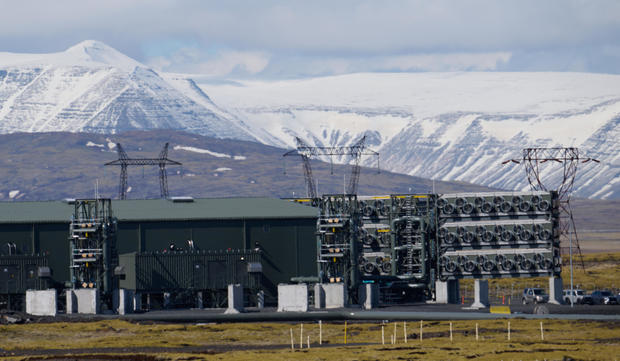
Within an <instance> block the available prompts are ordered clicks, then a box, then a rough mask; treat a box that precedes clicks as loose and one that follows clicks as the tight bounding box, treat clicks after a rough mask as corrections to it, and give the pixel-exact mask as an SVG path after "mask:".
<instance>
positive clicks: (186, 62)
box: [147, 48, 270, 76]
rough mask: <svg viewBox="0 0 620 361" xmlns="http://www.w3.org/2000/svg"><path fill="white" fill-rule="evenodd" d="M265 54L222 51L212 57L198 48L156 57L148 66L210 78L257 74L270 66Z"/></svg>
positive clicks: (184, 49) (268, 57) (267, 55)
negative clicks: (234, 74) (235, 74)
mask: <svg viewBox="0 0 620 361" xmlns="http://www.w3.org/2000/svg"><path fill="white" fill-rule="evenodd" d="M269 59H270V56H269V54H267V53H265V52H258V51H237V50H221V51H218V52H217V53H216V54H214V55H211V54H208V53H206V52H204V51H201V50H200V49H196V48H183V49H180V50H179V51H177V52H175V53H174V54H172V55H170V56H168V57H163V56H159V57H154V58H152V59H149V60H148V62H147V64H148V65H149V66H152V67H153V68H155V69H158V70H163V71H183V72H188V73H199V74H204V75H210V76H225V75H230V74H233V73H237V74H250V75H253V74H257V73H260V72H261V71H263V70H264V69H265V67H267V65H268V64H269Z"/></svg>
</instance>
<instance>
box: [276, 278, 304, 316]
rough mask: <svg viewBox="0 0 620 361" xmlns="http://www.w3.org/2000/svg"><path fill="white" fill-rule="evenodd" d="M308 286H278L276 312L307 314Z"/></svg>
mask: <svg viewBox="0 0 620 361" xmlns="http://www.w3.org/2000/svg"><path fill="white" fill-rule="evenodd" d="M307 311H308V285H307V284H305V283H302V284H296V285H289V284H279V285H278V312H307Z"/></svg>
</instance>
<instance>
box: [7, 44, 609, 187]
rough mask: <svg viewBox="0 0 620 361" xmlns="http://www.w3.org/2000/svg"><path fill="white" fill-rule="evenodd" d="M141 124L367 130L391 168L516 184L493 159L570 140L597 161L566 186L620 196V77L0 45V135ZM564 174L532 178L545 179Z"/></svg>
mask: <svg viewBox="0 0 620 361" xmlns="http://www.w3.org/2000/svg"><path fill="white" fill-rule="evenodd" d="M151 129H173V130H184V131H189V132H192V133H196V134H200V135H205V136H210V137H216V138H227V139H240V140H251V141H259V142H261V143H263V144H266V145H271V146H277V147H282V148H293V147H295V140H294V139H295V137H300V138H302V139H303V140H304V141H305V142H306V143H308V144H309V145H312V146H346V145H351V144H353V143H354V142H356V141H357V140H359V139H360V138H361V137H362V136H364V135H365V136H367V140H368V145H369V146H370V147H372V148H373V149H375V150H377V151H379V152H380V153H381V161H382V165H383V167H385V168H386V169H388V170H390V171H393V172H397V173H402V174H409V175H416V176H422V177H425V178H433V179H441V180H457V181H466V182H470V183H478V184H484V185H487V186H490V187H494V188H503V189H515V190H526V189H528V188H529V186H528V184H527V183H526V181H525V177H524V176H523V175H524V173H523V169H522V168H521V167H517V166H501V162H502V161H504V160H506V159H510V158H517V157H520V155H521V149H522V148H526V147H535V146H536V147H538V146H542V147H555V146H575V147H579V148H581V150H582V151H583V152H585V153H586V154H587V155H588V156H591V157H595V158H597V159H599V160H601V164H600V165H595V164H584V165H581V164H580V165H579V167H580V170H579V172H578V176H577V178H576V180H575V194H576V195H577V196H580V197H593V198H602V199H620V149H619V146H618V142H617V139H620V76H618V75H607V74H589V73H544V72H542V73H499V72H487V73H473V72H472V73H470V72H455V73H380V74H378V73H357V74H346V75H339V76H330V77H320V78H309V79H295V80H279V81H257V80H235V81H234V83H231V82H222V81H217V82H215V81H210V80H209V79H208V78H205V77H201V76H197V77H195V76H190V75H184V74H170V73H160V72H158V71H156V70H153V69H150V68H148V67H146V66H144V65H143V64H141V63H139V62H137V61H136V60H134V59H131V58H129V57H127V56H125V55H124V54H122V53H120V52H118V51H116V50H115V49H113V48H111V47H109V46H107V45H106V44H103V43H101V42H97V41H84V42H82V43H79V44H77V45H75V46H73V47H71V48H69V49H67V50H66V51H64V52H61V53H52V54H25V55H24V54H9V53H0V134H8V133H15V132H23V131H26V132H47V131H70V132H97V133H102V134H117V133H120V132H126V131H131V130H151ZM323 160H328V159H327V158H323ZM333 160H334V161H335V162H337V163H350V162H351V159H349V158H347V157H340V158H334V159H333ZM362 162H363V164H366V165H370V164H369V163H368V162H370V160H367V159H363V160H362ZM561 172H562V170H561V169H560V168H555V169H551V167H549V169H544V170H543V175H544V176H545V177H546V179H547V180H548V182H549V183H550V184H555V183H557V182H559V180H560V179H561ZM551 188H553V186H551Z"/></svg>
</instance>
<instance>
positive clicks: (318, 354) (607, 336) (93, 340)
mask: <svg viewBox="0 0 620 361" xmlns="http://www.w3.org/2000/svg"><path fill="white" fill-rule="evenodd" d="M585 262H586V271H585V272H583V271H582V270H580V269H578V268H577V267H575V269H576V271H575V283H576V284H579V285H589V284H592V285H596V286H597V287H599V288H612V287H613V285H616V282H619V281H618V275H619V274H620V253H611V254H588V255H586V256H585ZM567 271H568V270H566V269H565V273H564V278H565V280H567V279H568V276H567V273H566V272H567ZM547 282H548V280H547V279H544V278H543V279H536V278H534V279H505V280H491V281H490V282H489V283H490V291H491V292H490V293H491V298H492V301H493V302H494V303H501V302H500V301H499V300H498V299H497V298H495V299H493V296H494V293H493V292H494V291H495V289H496V287H497V288H498V289H502V290H507V289H509V288H510V287H513V288H514V289H515V290H516V291H517V292H520V290H521V288H523V287H526V286H535V285H537V284H539V285H541V286H546V285H547ZM472 284H473V282H472V281H471V280H470V281H462V288H464V289H467V288H468V287H471V285H472ZM617 286H618V285H616V287H617ZM542 322H543V323H542V328H543V334H542V335H541V322H540V321H539V320H525V319H512V320H510V339H509V338H508V321H507V320H481V321H454V322H452V323H450V322H449V321H441V322H439V321H424V322H423V332H422V340H420V323H419V322H408V323H407V332H406V334H407V339H408V342H407V343H405V342H404V341H405V340H404V339H405V329H404V326H405V325H404V323H403V322H396V323H395V322H390V321H389V320H388V321H387V322H385V323H382V322H365V323H348V324H347V332H346V337H347V339H346V345H345V344H344V343H345V326H344V323H342V322H332V323H323V324H322V339H323V344H322V345H319V344H318V343H319V324H318V323H316V322H311V323H305V324H304V325H303V328H304V334H303V339H302V341H303V344H304V347H303V349H300V348H299V343H300V328H301V324H300V323H244V324H154V323H152V322H150V323H149V322H142V323H131V322H126V321H121V320H107V321H98V322H77V323H64V322H58V323H31V324H23V325H6V326H0V359H10V360H35V359H71V360H76V359H125V360H127V359H132V360H144V361H147V360H203V359H204V360H257V359H260V358H263V359H265V360H377V359H382V360H410V359H424V360H447V359H450V360H468V359H476V360H535V359H538V360H543V359H550V360H561V359H576V360H616V359H617V358H618V355H619V354H620V353H619V352H618V351H619V350H620V321H608V322H599V321H564V320H543V321H542ZM476 326H477V328H478V336H479V337H478V339H476ZM450 327H452V339H451V338H450ZM382 329H383V339H384V340H385V344H383V341H382ZM291 330H292V332H293V342H294V345H295V349H294V350H292V349H291V346H290V345H291ZM394 334H396V342H395V343H394V344H392V341H391V340H392V336H393V335H394ZM543 338H544V339H543ZM308 341H310V343H311V348H310V349H308V348H307V342H308ZM11 353H14V354H13V355H11ZM66 355H72V356H66Z"/></svg>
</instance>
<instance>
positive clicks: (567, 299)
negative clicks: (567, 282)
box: [562, 289, 592, 305]
mask: <svg viewBox="0 0 620 361" xmlns="http://www.w3.org/2000/svg"><path fill="white" fill-rule="evenodd" d="M572 293H573V295H572V296H571V290H564V292H563V293H562V299H563V300H564V303H565V304H567V305H570V304H571V299H572V303H573V304H578V305H581V304H590V305H591V304H592V297H591V296H590V295H587V294H586V292H585V291H584V290H579V289H574V290H573V291H572Z"/></svg>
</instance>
